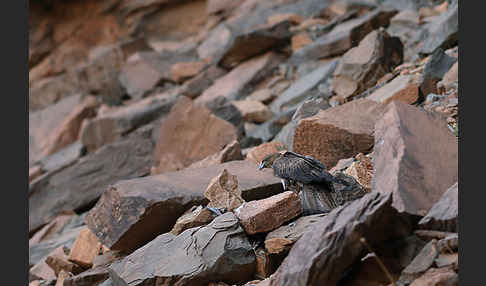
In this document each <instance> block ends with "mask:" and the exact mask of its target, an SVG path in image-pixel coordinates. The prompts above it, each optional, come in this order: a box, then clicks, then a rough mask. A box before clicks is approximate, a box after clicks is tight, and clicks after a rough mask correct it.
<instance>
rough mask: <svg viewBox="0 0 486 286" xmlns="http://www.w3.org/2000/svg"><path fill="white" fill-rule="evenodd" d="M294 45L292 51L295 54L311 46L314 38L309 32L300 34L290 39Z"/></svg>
mask: <svg viewBox="0 0 486 286" xmlns="http://www.w3.org/2000/svg"><path fill="white" fill-rule="evenodd" d="M290 42H291V45H292V51H293V52H294V53H295V52H296V51H298V50H300V49H301V48H303V47H305V46H307V45H309V44H310V43H312V38H311V37H310V36H309V34H308V33H307V32H300V33H298V34H296V35H294V36H292V38H291V39H290Z"/></svg>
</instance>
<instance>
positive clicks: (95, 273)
mask: <svg viewBox="0 0 486 286" xmlns="http://www.w3.org/2000/svg"><path fill="white" fill-rule="evenodd" d="M109 275H110V274H109V272H108V268H107V267H104V266H101V267H97V268H91V269H88V270H86V271H84V272H82V273H80V274H78V275H75V276H71V277H68V278H65V279H64V284H63V286H78V285H80V286H89V285H92V286H98V285H100V284H101V283H103V282H104V281H105V280H107V279H108V277H109ZM115 285H116V284H115Z"/></svg>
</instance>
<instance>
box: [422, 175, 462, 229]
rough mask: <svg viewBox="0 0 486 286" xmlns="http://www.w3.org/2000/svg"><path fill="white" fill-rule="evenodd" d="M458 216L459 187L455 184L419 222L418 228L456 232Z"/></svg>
mask: <svg viewBox="0 0 486 286" xmlns="http://www.w3.org/2000/svg"><path fill="white" fill-rule="evenodd" d="M458 215H459V185H458V183H455V184H454V185H452V186H451V187H450V188H449V189H448V190H447V191H446V192H445V193H444V195H442V198H440V200H439V201H438V202H437V203H436V204H435V205H433V206H432V208H431V209H430V210H429V212H428V213H427V215H426V216H425V217H423V218H422V219H421V220H420V221H419V226H420V228H423V229H433V230H441V231H448V232H457V230H458V229H457V219H458Z"/></svg>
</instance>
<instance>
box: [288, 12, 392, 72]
mask: <svg viewBox="0 0 486 286" xmlns="http://www.w3.org/2000/svg"><path fill="white" fill-rule="evenodd" d="M396 13H397V11H396V10H389V11H387V10H385V9H381V8H379V9H375V10H374V11H371V12H369V13H367V14H365V15H363V16H361V17H359V18H356V19H352V20H349V21H346V22H344V23H341V24H339V25H337V26H336V27H334V29H332V30H331V31H330V32H329V33H326V34H324V35H323V36H321V37H319V38H317V39H315V40H314V42H313V43H311V44H309V45H307V46H305V47H303V48H301V49H300V50H298V51H297V52H295V53H294V54H293V55H292V58H291V61H292V62H293V63H295V64H299V63H302V62H304V61H306V60H316V59H321V58H327V57H331V56H336V55H341V54H343V53H344V52H346V51H347V50H349V49H350V48H352V47H354V46H356V45H358V43H359V41H361V40H362V39H363V38H364V37H365V36H366V35H367V34H368V33H370V32H371V31H373V30H375V29H377V28H379V27H382V26H387V25H388V24H389V22H390V18H391V17H393V16H394V15H395V14H396Z"/></svg>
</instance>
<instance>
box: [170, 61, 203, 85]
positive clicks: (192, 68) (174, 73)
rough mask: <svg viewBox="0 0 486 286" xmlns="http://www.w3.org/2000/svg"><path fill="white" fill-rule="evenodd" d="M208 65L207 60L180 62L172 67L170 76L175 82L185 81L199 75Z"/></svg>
mask: <svg viewBox="0 0 486 286" xmlns="http://www.w3.org/2000/svg"><path fill="white" fill-rule="evenodd" d="M205 66H206V62H204V61H197V62H180V63H176V64H173V65H172V66H171V67H170V77H171V79H172V80H173V81H175V82H178V83H180V82H183V81H185V80H186V79H189V78H191V77H194V76H196V75H198V74H199V73H200V72H201V71H202V70H203V69H204V67H205Z"/></svg>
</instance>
